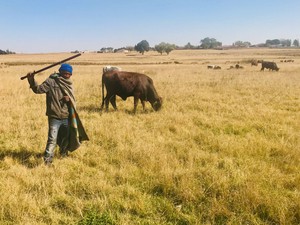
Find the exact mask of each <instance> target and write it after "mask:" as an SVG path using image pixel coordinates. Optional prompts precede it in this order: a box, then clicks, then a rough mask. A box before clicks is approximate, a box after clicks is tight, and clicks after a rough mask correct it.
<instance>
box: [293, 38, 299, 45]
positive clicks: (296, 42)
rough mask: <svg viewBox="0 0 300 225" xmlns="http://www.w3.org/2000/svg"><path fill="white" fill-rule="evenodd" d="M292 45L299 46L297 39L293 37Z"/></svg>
mask: <svg viewBox="0 0 300 225" xmlns="http://www.w3.org/2000/svg"><path fill="white" fill-rule="evenodd" d="M293 45H294V46H295V47H299V39H295V40H294V41H293Z"/></svg>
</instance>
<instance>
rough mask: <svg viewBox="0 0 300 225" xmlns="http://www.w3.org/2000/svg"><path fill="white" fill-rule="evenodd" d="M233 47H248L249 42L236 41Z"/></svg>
mask: <svg viewBox="0 0 300 225" xmlns="http://www.w3.org/2000/svg"><path fill="white" fill-rule="evenodd" d="M233 45H234V46H237V47H249V46H250V45H251V43H250V42H249V41H236V42H234V44H233Z"/></svg>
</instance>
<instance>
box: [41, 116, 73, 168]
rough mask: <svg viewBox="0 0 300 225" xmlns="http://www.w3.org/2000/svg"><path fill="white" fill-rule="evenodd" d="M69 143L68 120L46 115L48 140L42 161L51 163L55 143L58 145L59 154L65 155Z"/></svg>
mask: <svg viewBox="0 0 300 225" xmlns="http://www.w3.org/2000/svg"><path fill="white" fill-rule="evenodd" d="M68 143H69V120H68V118H66V119H55V118H51V117H48V140H47V145H46V149H45V155H44V161H45V162H46V163H51V162H52V160H53V157H54V150H55V147H56V145H58V146H59V147H60V149H59V150H60V154H61V155H63V156H65V155H67V153H68V151H67V146H68Z"/></svg>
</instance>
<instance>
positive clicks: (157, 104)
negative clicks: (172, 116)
mask: <svg viewBox="0 0 300 225" xmlns="http://www.w3.org/2000/svg"><path fill="white" fill-rule="evenodd" d="M151 105H152V108H153V109H154V110H155V111H158V110H160V108H161V105H162V98H161V97H158V98H157V99H156V101H155V102H153V103H152V104H151Z"/></svg>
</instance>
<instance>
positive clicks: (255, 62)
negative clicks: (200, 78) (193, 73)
mask: <svg viewBox="0 0 300 225" xmlns="http://www.w3.org/2000/svg"><path fill="white" fill-rule="evenodd" d="M281 62H294V60H281ZM259 63H261V69H260V70H264V69H269V70H272V71H273V70H275V71H279V67H278V66H277V64H276V63H275V62H269V61H264V60H252V61H251V66H257V65H258V64H259ZM207 69H214V70H218V69H221V67H220V66H217V65H208V66H207ZM230 69H244V67H243V66H241V65H239V63H237V64H236V65H234V66H230V67H229V68H228V70H230Z"/></svg>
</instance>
